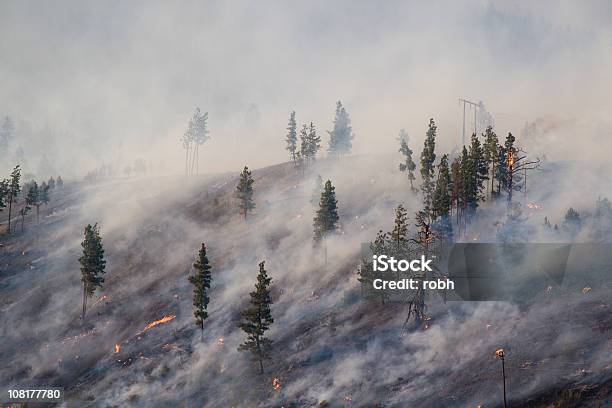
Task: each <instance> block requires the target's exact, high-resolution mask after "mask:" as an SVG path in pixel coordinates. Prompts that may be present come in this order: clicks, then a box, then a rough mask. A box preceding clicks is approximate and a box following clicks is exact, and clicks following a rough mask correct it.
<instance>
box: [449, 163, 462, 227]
mask: <svg viewBox="0 0 612 408" xmlns="http://www.w3.org/2000/svg"><path fill="white" fill-rule="evenodd" d="M451 180H452V191H451V203H452V205H453V206H454V207H455V211H456V216H457V220H456V222H457V225H459V208H460V206H459V193H460V191H461V189H462V187H461V160H460V159H459V157H455V159H454V160H453V164H451Z"/></svg>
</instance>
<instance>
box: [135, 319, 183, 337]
mask: <svg viewBox="0 0 612 408" xmlns="http://www.w3.org/2000/svg"><path fill="white" fill-rule="evenodd" d="M175 317H176V316H173V315H166V316H164V317H162V318H161V319H159V320H155V321H153V322H151V323H149V324H147V325H146V326H145V328H144V329H142V331H141V332H140V334H142V333H145V332H146V331H147V330H149V329H152V328H153V327H155V326H158V325H160V324H164V323H168V322H169V321H171V320H174V318H175Z"/></svg>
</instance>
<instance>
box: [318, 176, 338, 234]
mask: <svg viewBox="0 0 612 408" xmlns="http://www.w3.org/2000/svg"><path fill="white" fill-rule="evenodd" d="M335 190H336V188H335V187H334V186H332V183H331V181H330V180H327V181H326V182H325V186H324V187H323V192H322V193H321V200H320V201H319V209H318V210H317V212H316V214H315V217H314V222H313V227H314V239H315V241H316V242H318V241H321V240H324V239H325V237H327V236H328V235H329V234H330V233H332V232H334V231H335V230H336V229H337V228H338V221H339V219H340V218H339V217H338V201H337V200H336V192H335Z"/></svg>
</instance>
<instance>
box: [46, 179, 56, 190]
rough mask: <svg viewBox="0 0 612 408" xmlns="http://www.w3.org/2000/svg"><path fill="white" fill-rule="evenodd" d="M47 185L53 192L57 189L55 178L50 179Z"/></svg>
mask: <svg viewBox="0 0 612 408" xmlns="http://www.w3.org/2000/svg"><path fill="white" fill-rule="evenodd" d="M47 185H48V186H49V189H51V190H53V189H55V180H54V179H53V177H49V181H47Z"/></svg>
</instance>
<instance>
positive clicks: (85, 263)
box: [79, 224, 106, 320]
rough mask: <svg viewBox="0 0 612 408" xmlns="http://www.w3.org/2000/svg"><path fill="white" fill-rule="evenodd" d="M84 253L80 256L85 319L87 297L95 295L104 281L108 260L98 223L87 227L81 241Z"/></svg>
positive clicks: (82, 316) (83, 314)
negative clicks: (105, 255) (105, 257)
mask: <svg viewBox="0 0 612 408" xmlns="http://www.w3.org/2000/svg"><path fill="white" fill-rule="evenodd" d="M81 247H83V255H82V256H81V257H80V258H79V263H80V264H81V281H82V282H83V313H82V315H81V319H83V320H85V313H86V311H87V297H91V296H93V294H94V292H95V290H96V289H97V288H99V287H100V288H101V287H102V284H103V283H104V277H103V275H104V273H105V269H106V260H105V259H104V247H103V246H102V238H101V237H100V230H99V228H98V224H94V225H93V226H92V225H91V224H88V225H87V226H86V227H85V238H84V239H83V242H82V243H81Z"/></svg>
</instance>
